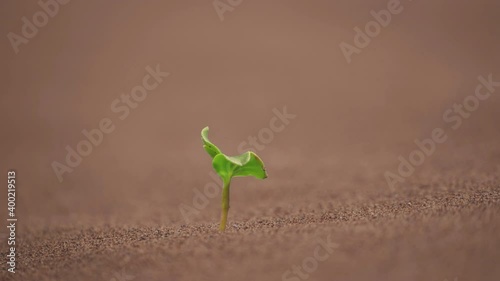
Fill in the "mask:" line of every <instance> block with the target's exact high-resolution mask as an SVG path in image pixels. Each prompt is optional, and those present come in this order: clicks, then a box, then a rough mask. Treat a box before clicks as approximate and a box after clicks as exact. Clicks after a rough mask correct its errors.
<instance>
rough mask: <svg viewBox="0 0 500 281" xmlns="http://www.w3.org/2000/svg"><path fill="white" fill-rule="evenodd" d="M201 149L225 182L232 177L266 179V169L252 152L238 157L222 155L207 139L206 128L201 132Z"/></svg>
mask: <svg viewBox="0 0 500 281" xmlns="http://www.w3.org/2000/svg"><path fill="white" fill-rule="evenodd" d="M201 139H202V141H203V148H204V149H205V150H206V151H207V153H208V154H209V155H210V156H211V157H212V158H213V160H212V166H213V167H214V169H215V171H216V172H217V174H219V176H220V177H221V178H222V179H224V180H225V181H229V180H230V179H231V178H232V177H244V176H254V177H256V178H258V179H265V178H267V173H266V169H265V168H264V163H263V162H262V160H261V159H260V158H259V156H257V154H255V153H254V152H252V151H247V152H245V153H243V154H241V155H238V156H227V155H225V154H223V153H222V152H221V151H220V150H219V148H218V147H217V146H215V144H213V143H212V142H211V141H210V140H209V139H208V127H205V128H204V129H203V130H202V131H201Z"/></svg>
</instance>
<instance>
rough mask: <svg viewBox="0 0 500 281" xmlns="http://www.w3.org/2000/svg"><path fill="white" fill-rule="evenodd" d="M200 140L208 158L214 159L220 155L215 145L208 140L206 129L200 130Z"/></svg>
mask: <svg viewBox="0 0 500 281" xmlns="http://www.w3.org/2000/svg"><path fill="white" fill-rule="evenodd" d="M201 140H202V141H203V148H204V149H205V151H206V152H207V153H208V155H210V157H212V158H214V157H215V156H216V155H217V154H220V153H222V152H220V150H219V148H218V147H217V146H215V144H213V143H212V142H211V141H209V140H208V127H205V128H203V130H201Z"/></svg>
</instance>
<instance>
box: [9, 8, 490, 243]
mask: <svg viewBox="0 0 500 281" xmlns="http://www.w3.org/2000/svg"><path fill="white" fill-rule="evenodd" d="M387 2H388V1H386V0H383V1H378V0H377V1H373V0H372V1H367V0H364V1H360V0H354V1H353V0H339V1H327V0H316V1H295V0H287V1H243V2H242V3H241V4H240V5H239V6H237V7H235V8H234V10H233V11H231V12H226V13H224V20H223V21H221V20H220V19H219V17H218V15H217V12H216V11H215V9H214V6H213V5H212V2H211V1H181V0H179V1H118V0H109V1H76V0H74V1H71V2H69V3H68V4H66V5H61V6H60V10H59V12H58V13H57V15H55V16H54V17H53V18H50V20H49V22H48V24H47V25H46V26H44V27H41V28H39V31H38V33H37V35H36V36H35V37H34V38H32V39H29V42H28V43H27V44H21V45H20V46H19V53H18V54H15V52H14V50H13V48H12V46H11V44H10V43H9V39H8V38H7V36H6V35H7V34H8V33H9V32H14V33H16V34H21V28H22V25H23V22H22V21H21V18H22V17H23V16H26V17H27V18H30V19H31V17H32V16H33V14H34V13H35V12H37V11H39V10H40V6H39V5H38V4H37V2H36V1H12V0H7V1H2V2H1V4H0V14H1V21H2V24H1V25H0V34H3V35H4V37H3V40H2V41H1V42H2V43H1V45H0V48H1V49H0V52H1V60H0V61H1V63H2V73H1V75H0V79H1V80H0V81H1V84H2V85H3V87H2V92H1V104H0V114H1V118H0V120H1V122H2V126H1V128H2V133H1V135H2V138H1V147H0V159H1V163H0V166H1V169H0V170H1V171H2V173H4V171H6V170H7V169H9V168H15V169H17V171H18V201H17V202H18V209H17V212H18V215H19V217H20V225H21V227H22V228H25V229H26V230H28V229H34V231H36V230H37V229H44V228H46V227H48V226H60V225H74V224H75V223H77V222H82V223H83V225H84V226H88V225H99V224H106V223H112V224H114V223H117V224H126V225H134V224H146V225H156V224H161V225H180V224H184V223H185V222H184V220H183V218H182V216H181V214H180V212H179V209H178V206H179V204H180V203H186V204H190V203H191V202H192V198H193V194H194V193H193V189H194V188H200V189H202V188H203V186H204V185H205V183H207V182H210V181H211V177H210V176H209V175H208V173H209V172H210V171H211V165H210V160H209V158H208V157H207V156H206V154H205V152H204V151H203V149H202V147H201V142H200V139H199V133H200V130H201V129H202V128H203V127H204V126H206V125H209V126H210V128H211V132H210V137H211V139H212V140H213V142H214V143H216V144H217V145H218V146H219V147H220V148H221V149H222V150H223V151H224V152H225V153H228V154H236V153H237V149H236V148H237V145H238V144H239V143H240V142H241V141H243V140H246V139H247V138H248V136H251V135H253V136H255V135H257V133H258V132H259V130H260V129H261V128H265V127H268V124H269V120H270V119H271V118H272V117H273V112H272V110H273V108H279V109H281V108H283V107H284V106H286V107H287V109H288V111H289V112H290V113H293V114H296V115H297V117H296V118H295V119H294V120H292V121H291V122H290V124H289V125H288V126H287V127H286V129H285V130H284V131H283V132H281V133H277V134H276V135H275V137H274V139H273V141H272V142H271V143H270V144H267V145H266V148H265V149H264V150H262V151H257V152H258V154H259V155H260V156H261V157H262V159H263V160H264V162H265V163H266V166H267V169H268V172H269V179H268V180H266V181H262V182H261V181H256V180H254V179H241V180H240V179H238V180H237V181H235V183H234V187H233V189H232V194H231V195H232V204H233V206H232V209H231V214H230V216H232V218H233V219H235V220H246V219H251V218H255V217H256V216H261V215H266V214H267V215H270V214H272V211H270V208H271V207H272V206H282V207H287V208H290V211H291V212H292V213H293V212H294V211H299V210H302V209H301V208H312V207H311V204H312V203H317V199H318V198H321V196H322V195H324V194H330V195H332V194H333V195H335V196H339V198H342V197H343V196H347V195H346V194H351V193H358V192H359V193H363V192H374V193H377V192H387V193H390V192H396V193H397V192H398V191H389V188H388V186H387V184H386V182H385V179H384V172H385V171H386V170H388V169H389V170H395V169H396V168H397V165H398V164H399V162H398V160H397V156H398V155H405V157H407V155H408V153H409V152H410V151H412V150H413V149H415V145H414V144H413V140H414V139H415V138H427V137H429V136H430V134H431V131H432V129H433V128H435V127H443V128H446V127H447V125H445V123H444V122H443V120H442V114H443V112H444V111H445V110H446V109H447V108H450V107H451V106H452V105H453V104H454V103H458V102H462V100H463V97H465V96H467V95H470V94H473V93H474V89H475V86H476V85H477V84H478V80H477V77H478V76H479V75H483V76H487V75H488V74H489V73H492V74H493V77H494V78H495V79H496V80H497V81H498V80H500V68H499V67H500V53H499V48H498V46H499V45H498V44H499V42H500V25H499V22H498V12H499V11H500V2H499V1H495V0H481V1H466V0H459V1H456V0H454V1H452V0H447V1H444V0H441V1H411V2H410V1H402V2H401V5H402V6H403V7H404V9H403V11H402V12H401V13H400V14H398V15H393V16H392V20H391V23H390V25H389V26H388V27H385V28H382V30H381V33H380V34H379V35H378V36H377V37H375V38H373V40H372V42H371V43H370V45H369V46H367V47H366V48H364V49H362V52H361V53H360V54H359V55H353V57H352V60H353V61H352V62H351V63H350V64H348V63H347V62H346V59H345V58H344V56H343V54H342V52H341V51H340V48H339V44H340V43H341V42H342V41H345V42H347V43H349V44H353V37H354V35H355V32H354V31H353V28H354V27H356V26H358V27H364V25H365V24H366V23H367V22H369V21H370V20H372V19H373V18H372V16H371V15H370V11H371V10H376V11H378V10H381V9H385V8H386V6H387ZM157 64H159V65H160V69H161V70H162V71H166V72H169V73H171V75H170V76H169V77H168V78H166V79H165V81H163V83H161V84H160V86H159V87H158V88H156V89H155V90H153V91H152V93H150V94H149V95H148V97H147V98H146V99H145V100H144V102H142V103H140V104H139V106H138V107H137V108H136V109H134V110H132V111H131V113H130V115H129V116H128V117H127V118H126V119H125V120H123V121H121V120H119V119H118V118H117V116H118V114H116V113H113V112H111V110H110V105H111V103H112V101H113V100H114V99H116V98H119V97H120V95H121V94H122V93H127V94H128V93H130V91H131V89H132V88H133V87H134V86H136V85H140V84H141V82H142V79H143V77H144V75H146V71H145V67H146V66H148V65H150V66H153V67H154V66H156V65H157ZM499 93H500V89H497V92H496V93H495V94H494V95H492V97H491V98H490V99H488V100H487V101H485V102H482V103H481V104H480V107H479V109H478V110H477V111H475V112H474V113H472V115H471V117H470V118H469V119H465V120H464V124H463V125H462V127H460V129H458V130H457V131H456V132H451V131H449V132H450V133H449V140H448V141H447V142H446V143H445V144H443V145H441V146H439V147H438V149H437V152H436V154H434V155H433V156H432V157H429V159H427V160H426V162H425V164H424V165H423V166H422V167H419V168H417V171H416V173H415V175H414V176H413V177H411V178H410V179H409V180H408V181H406V183H404V184H402V185H401V188H405V186H406V185H409V184H410V183H411V182H412V181H417V179H419V177H422V178H425V175H426V174H425V173H426V172H429V171H436V167H440V168H441V169H442V170H440V172H441V173H442V174H446V173H451V174H454V175H461V174H464V173H465V174H466V173H467V172H469V171H470V170H471V169H470V165H473V164H471V163H480V164H478V165H479V166H478V167H476V170H477V171H478V172H481V173H486V174H487V173H492V172H494V171H496V165H497V164H498V159H499V155H500V154H498V153H499V150H498V140H499V138H498V137H499V132H500V131H499V127H498V120H499V117H500V112H499V105H500V98H499V96H498V94H499ZM106 117H108V118H111V119H112V120H113V123H114V124H115V125H116V129H115V131H114V132H112V133H110V134H109V135H105V137H104V141H103V143H102V144H101V145H99V146H98V147H94V149H93V152H92V153H91V154H90V155H89V156H88V157H84V159H83V162H82V164H81V165H80V166H78V167H77V168H75V169H74V171H73V172H72V173H69V174H65V175H64V181H63V182H62V183H60V182H59V181H58V180H57V177H56V175H55V174H54V172H53V170H52V168H51V163H52V162H53V161H59V162H61V163H64V157H65V155H66V151H65V146H66V145H70V146H71V147H73V148H74V147H75V146H76V144H77V143H78V142H79V141H80V140H82V139H84V137H83V135H82V133H81V131H82V130H83V129H87V130H90V129H94V128H97V127H98V123H99V121H100V120H101V119H102V118H106ZM482 159H486V160H485V161H484V163H483V162H482ZM488 161H489V162H488ZM412 179H413V180H412ZM0 196H1V198H2V202H4V201H5V194H4V192H2V193H1V195H0ZM218 200H219V199H218V197H217V198H216V199H214V200H212V201H211V203H210V205H209V206H208V207H207V209H206V210H207V211H206V212H203V213H202V214H200V216H197V217H195V218H193V221H194V222H195V223H208V222H210V223H211V222H217V220H218V216H219V201H218ZM275 202H276V203H275ZM333 204H334V205H335V204H336V203H335V202H333ZM2 205H3V203H2ZM4 209H5V208H2V209H1V211H0V214H1V215H2V217H5V215H6V213H5V211H6V210H4ZM84 228H85V227H84ZM19 235H20V236H22V232H20V234H19Z"/></svg>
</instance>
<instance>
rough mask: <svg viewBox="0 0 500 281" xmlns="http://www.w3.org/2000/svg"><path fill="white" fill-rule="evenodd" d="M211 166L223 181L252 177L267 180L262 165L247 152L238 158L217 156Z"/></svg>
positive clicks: (255, 156) (254, 155) (252, 154)
mask: <svg viewBox="0 0 500 281" xmlns="http://www.w3.org/2000/svg"><path fill="white" fill-rule="evenodd" d="M212 165H213V167H214V169H215V171H216V172H217V173H218V174H219V176H221V178H222V179H224V180H230V179H231V178H232V177H245V176H254V177H256V178H258V179H265V178H267V173H266V169H265V168H264V163H263V162H262V160H261V159H260V158H259V156H257V155H256V154H255V153H253V152H251V151H247V152H245V153H243V154H241V155H238V156H226V155H224V154H222V153H221V154H218V155H217V156H215V157H214V160H213V161H212Z"/></svg>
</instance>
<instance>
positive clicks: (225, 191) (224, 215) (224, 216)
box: [219, 179, 231, 232]
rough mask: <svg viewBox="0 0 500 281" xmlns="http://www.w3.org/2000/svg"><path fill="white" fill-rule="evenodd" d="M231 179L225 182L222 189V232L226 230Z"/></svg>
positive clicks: (220, 228)
mask: <svg viewBox="0 0 500 281" xmlns="http://www.w3.org/2000/svg"><path fill="white" fill-rule="evenodd" d="M230 183H231V179H228V180H224V187H223V188H222V215H221V218H220V227H219V230H220V231H221V232H222V231H224V230H226V222H227V213H228V211H229V184H230Z"/></svg>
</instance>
